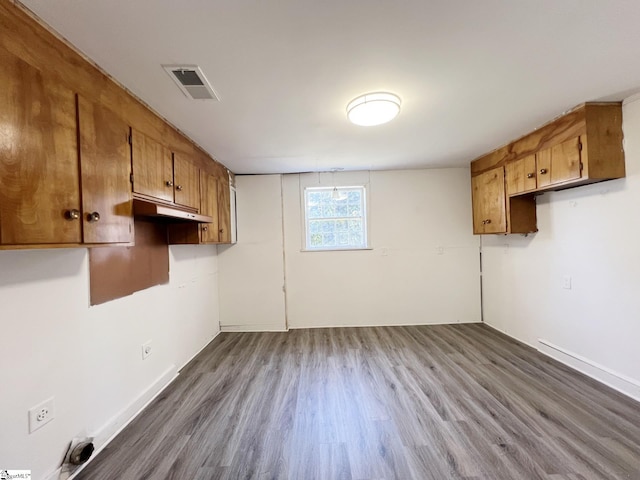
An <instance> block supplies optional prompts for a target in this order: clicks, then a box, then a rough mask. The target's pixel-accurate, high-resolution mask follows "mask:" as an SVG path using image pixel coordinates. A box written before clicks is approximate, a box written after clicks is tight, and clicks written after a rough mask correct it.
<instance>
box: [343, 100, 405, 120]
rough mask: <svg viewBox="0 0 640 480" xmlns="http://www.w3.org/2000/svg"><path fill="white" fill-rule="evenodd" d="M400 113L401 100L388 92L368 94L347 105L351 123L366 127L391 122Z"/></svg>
mask: <svg viewBox="0 0 640 480" xmlns="http://www.w3.org/2000/svg"><path fill="white" fill-rule="evenodd" d="M398 113H400V98H399V97H398V96H397V95H394V94H393V93H388V92H376V93H367V94H365V95H361V96H359V97H358V98H356V99H354V100H352V101H351V102H350V103H349V105H347V117H349V120H350V121H351V123H355V124H356V125H362V126H365V127H370V126H373V125H380V124H382V123H387V122H390V121H391V120H393V119H394V118H396V116H397V115H398Z"/></svg>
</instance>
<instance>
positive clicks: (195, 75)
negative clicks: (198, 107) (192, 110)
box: [162, 65, 220, 101]
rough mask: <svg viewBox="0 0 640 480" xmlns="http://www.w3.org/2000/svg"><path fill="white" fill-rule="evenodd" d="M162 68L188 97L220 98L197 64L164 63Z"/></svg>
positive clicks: (196, 98) (202, 98) (195, 98)
mask: <svg viewBox="0 0 640 480" xmlns="http://www.w3.org/2000/svg"><path fill="white" fill-rule="evenodd" d="M162 68H164V69H165V71H166V72H167V73H168V74H169V76H170V77H171V78H172V79H173V81H174V82H176V85H178V88H179V89H180V90H181V91H182V93H184V94H185V95H186V96H187V98H191V99H194V100H215V101H219V100H220V98H219V97H218V95H217V94H216V92H215V91H214V90H213V87H212V86H211V84H210V83H209V81H208V80H207V78H206V77H205V76H204V73H202V70H201V69H200V67H198V66H197V65H163V66H162Z"/></svg>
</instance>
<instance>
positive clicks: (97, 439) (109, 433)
mask: <svg viewBox="0 0 640 480" xmlns="http://www.w3.org/2000/svg"><path fill="white" fill-rule="evenodd" d="M177 377H178V371H177V369H176V366H175V365H171V367H169V368H168V369H167V370H166V371H165V372H164V373H163V374H162V375H160V377H158V378H157V379H156V381H155V382H153V383H152V384H151V385H150V386H149V388H147V389H146V390H145V391H144V392H142V393H141V394H140V395H138V397H137V398H136V399H135V400H134V401H133V402H131V403H130V404H129V405H128V406H127V407H125V408H123V409H122V410H121V411H120V412H119V413H117V414H116V415H114V416H113V417H112V418H111V419H110V420H109V421H108V422H107V423H105V424H104V425H103V426H102V427H101V428H100V429H99V430H98V431H97V432H96V433H94V434H93V437H94V439H93V445H94V446H95V448H96V449H95V451H94V452H93V455H92V456H91V458H90V459H89V461H88V462H87V463H85V464H84V465H82V466H80V468H78V470H76V471H75V472H73V475H71V476H70V477H69V480H73V478H75V477H76V475H78V473H80V472H81V471H82V470H83V469H84V468H85V467H86V466H87V465H89V464H90V463H91V461H92V460H93V459H95V458H96V457H97V456H98V454H99V453H100V452H101V451H102V450H103V449H104V448H105V447H106V446H107V445H108V444H109V443H110V442H111V441H112V440H113V439H114V438H115V437H116V436H117V435H118V434H119V433H120V432H121V431H122V430H123V429H124V428H125V427H126V426H127V425H129V423H131V422H132V421H133V419H134V418H136V417H137V416H138V414H139V413H140V412H141V411H142V410H144V409H145V408H146V407H147V406H148V405H149V404H150V403H151V402H152V401H153V400H155V398H156V397H157V396H158V395H160V393H162V391H163V390H164V389H165V388H167V387H168V386H169V385H170V384H171V383H172V382H173V381H174V380H175V379H176V378H177ZM59 470H60V469H58V473H59ZM54 478H56V477H51V476H50V477H47V480H49V479H51V480H53V479H54Z"/></svg>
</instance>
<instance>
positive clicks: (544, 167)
mask: <svg viewBox="0 0 640 480" xmlns="http://www.w3.org/2000/svg"><path fill="white" fill-rule="evenodd" d="M581 149H582V144H581V143H580V138H579V137H576V138H572V139H570V140H567V141H566V142H562V143H560V144H558V145H554V146H553V147H551V148H546V149H544V150H541V151H540V152H538V154H537V178H538V187H539V188H543V187H549V186H552V185H559V184H564V183H566V182H573V181H575V180H578V179H580V177H581V174H582V168H581V165H582V163H581V161H580V151H581Z"/></svg>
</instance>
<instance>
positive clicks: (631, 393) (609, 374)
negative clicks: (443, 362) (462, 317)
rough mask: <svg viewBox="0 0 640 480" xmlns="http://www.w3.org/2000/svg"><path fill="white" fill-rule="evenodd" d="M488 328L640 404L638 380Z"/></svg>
mask: <svg viewBox="0 0 640 480" xmlns="http://www.w3.org/2000/svg"><path fill="white" fill-rule="evenodd" d="M485 325H486V326H487V327H490V328H493V329H494V330H497V331H498V332H500V333H503V334H504V335H506V336H507V337H510V338H513V339H514V340H516V341H517V342H520V343H523V344H525V345H528V346H529V347H531V348H533V349H534V350H537V351H538V352H540V353H542V354H543V355H546V356H547V357H550V358H553V359H554V360H556V361H557V362H560V363H562V364H564V365H566V366H567V367H570V368H573V369H574V370H576V371H578V372H580V373H582V374H584V375H586V376H587V377H591V378H593V379H594V380H596V381H598V382H600V383H602V384H603V385H606V386H607V387H611V388H613V389H614V390H616V391H618V392H620V393H622V394H623V395H626V396H627V397H629V398H632V399H633V400H636V401H638V402H640V383H639V382H637V381H636V380H634V379H632V378H629V377H627V376H625V375H623V374H621V373H617V372H614V371H613V370H611V369H609V368H607V367H605V366H603V365H599V364H598V363H596V362H593V361H591V360H589V359H588V358H585V357H583V356H581V355H578V354H577V353H573V352H570V351H569V350H566V349H564V348H562V347H558V346H557V345H554V344H552V343H550V342H548V341H547V340H544V339H538V344H537V345H532V344H530V343H529V342H526V341H524V340H522V339H520V338H517V337H515V336H513V335H511V334H510V333H509V332H505V331H504V330H502V329H500V328H497V327H494V326H493V325H490V324H488V323H486V322H485Z"/></svg>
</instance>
